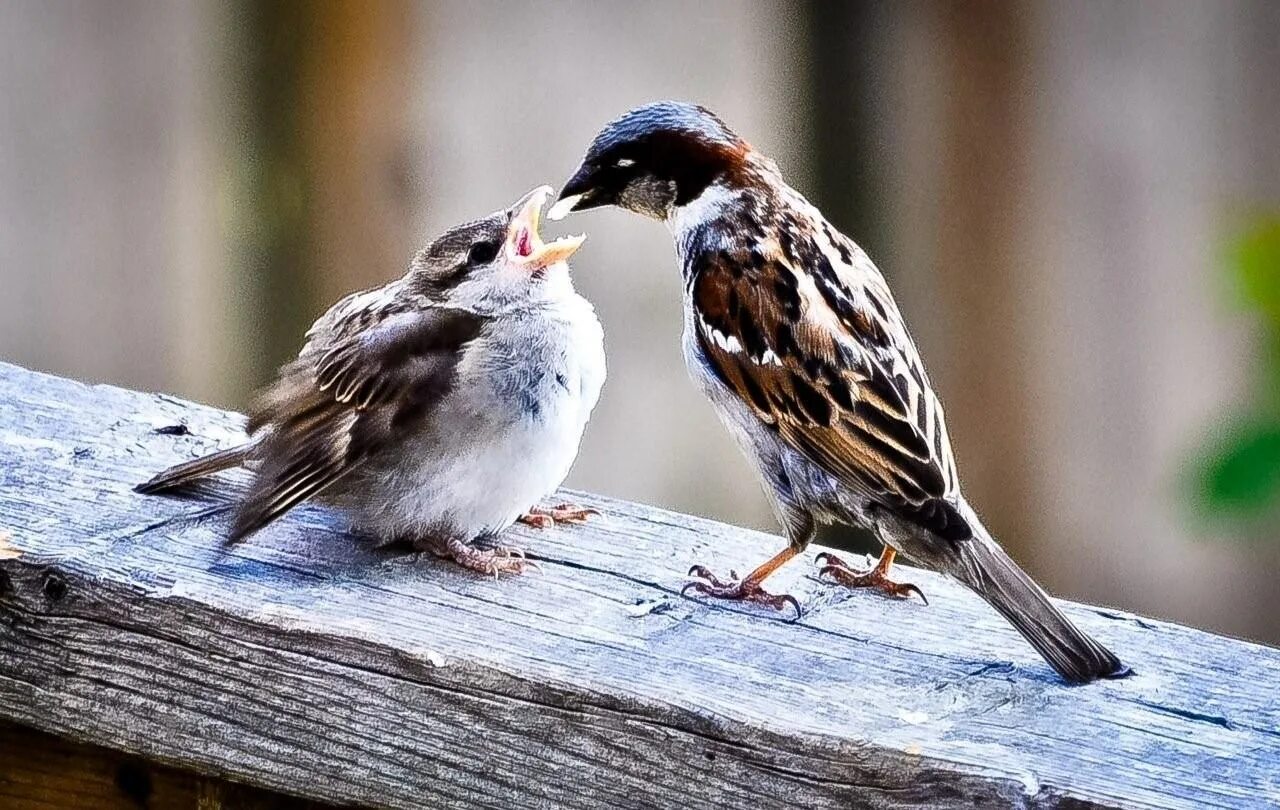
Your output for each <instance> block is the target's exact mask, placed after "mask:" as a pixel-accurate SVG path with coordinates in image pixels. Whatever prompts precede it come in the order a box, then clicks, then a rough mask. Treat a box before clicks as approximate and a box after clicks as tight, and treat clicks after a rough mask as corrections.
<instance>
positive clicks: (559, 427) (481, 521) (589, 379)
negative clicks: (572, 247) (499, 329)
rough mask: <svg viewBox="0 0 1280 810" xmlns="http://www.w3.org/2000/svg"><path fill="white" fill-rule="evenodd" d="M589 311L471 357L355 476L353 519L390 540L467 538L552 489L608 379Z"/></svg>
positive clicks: (501, 524)
mask: <svg viewBox="0 0 1280 810" xmlns="http://www.w3.org/2000/svg"><path fill="white" fill-rule="evenodd" d="M583 303H584V304H585V301H584V302H583ZM585 314H586V315H589V316H590V318H589V319H588V320H585V321H584V319H583V318H581V317H574V318H571V319H570V320H569V321H568V322H566V323H555V324H552V325H550V326H549V327H548V328H547V329H546V330H545V331H540V332H538V333H537V336H536V339H534V340H532V341H530V340H529V335H528V334H527V333H526V334H525V335H524V336H523V337H522V338H521V339H520V340H517V341H513V342H509V343H502V342H500V341H499V342H495V343H493V344H485V345H481V346H477V347H476V350H475V351H474V352H471V353H469V356H468V357H466V358H465V359H464V360H463V362H462V363H461V364H460V367H459V370H458V374H459V376H458V379H457V381H456V382H455V385H454V389H453V391H452V392H451V393H450V394H449V395H448V396H447V398H446V400H445V401H444V402H442V403H441V404H440V407H439V408H438V410H437V411H436V412H435V418H434V419H433V420H432V423H431V426H430V427H428V428H426V429H424V430H422V431H421V432H419V433H418V434H417V435H416V436H413V437H411V438H409V439H408V440H407V441H406V442H405V444H404V445H402V446H401V447H398V448H396V449H395V450H394V451H393V452H394V455H393V456H389V457H387V458H382V459H377V458H375V459H370V462H369V463H368V464H367V466H366V468H365V469H362V470H361V471H360V472H359V473H358V474H357V475H356V476H355V477H354V480H353V481H351V482H350V483H349V487H348V488H350V489H352V490H354V489H356V488H359V490H361V491H360V492H358V493H356V492H352V493H351V494H353V495H355V496H356V497H355V498H352V499H350V500H348V502H347V503H346V504H344V506H346V507H347V509H348V510H349V511H350V513H351V517H352V523H353V527H354V528H356V529H357V530H358V531H360V532H361V533H363V534H367V535H371V536H372V537H374V538H376V539H378V540H381V541H384V542H385V541H392V540H413V539H415V538H420V537H423V536H426V535H434V536H447V537H455V538H457V539H461V540H464V541H466V540H471V539H473V538H475V537H478V536H482V535H488V534H493V533H496V532H499V531H502V530H503V529H505V528H506V527H508V526H510V525H511V524H512V523H513V522H515V520H516V519H517V518H518V517H520V515H522V514H524V513H525V512H526V511H528V509H529V508H530V507H531V506H533V505H535V504H536V503H537V502H538V501H540V500H542V499H543V498H545V497H546V496H548V495H550V494H551V493H552V492H554V491H555V489H556V488H557V487H558V486H560V484H561V483H562V482H563V481H564V479H565V477H566V476H567V475H568V474H569V469H570V468H571V467H572V466H573V462H574V459H575V458H576V457H577V454H578V448H579V445H580V443H581V440H582V434H583V431H584V429H585V428H586V423H587V419H588V417H589V416H590V414H591V409H592V408H593V407H594V406H595V403H596V400H597V399H598V397H599V392H600V387H601V385H602V383H603V381H604V347H603V334H602V332H601V330H600V326H599V323H598V321H596V320H595V316H594V313H593V312H591V310H590V307H589V305H588V306H587V309H586V312H585Z"/></svg>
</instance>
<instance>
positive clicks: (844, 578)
mask: <svg viewBox="0 0 1280 810" xmlns="http://www.w3.org/2000/svg"><path fill="white" fill-rule="evenodd" d="M893 557H894V554H893V553H892V550H890V549H886V551H885V553H884V554H882V555H880V560H879V562H877V563H876V564H875V565H874V566H872V567H871V568H869V569H868V570H866V571H860V570H858V569H856V568H853V567H851V566H850V565H849V564H848V563H846V562H845V561H844V560H842V559H840V558H839V557H837V556H836V555H834V554H831V553H829V552H826V551H824V552H822V553H821V554H819V555H818V556H817V557H814V558H813V561H814V562H816V563H819V564H821V565H822V568H821V569H819V571H818V578H819V579H821V578H822V577H825V576H829V577H831V578H832V579H833V580H835V581H836V582H838V583H840V584H841V585H843V586H845V587H846V588H872V589H874V590H877V591H880V592H881V593H883V594H884V595H885V596H891V597H894V598H895V599H908V598H910V596H911V594H915V595H916V596H919V597H920V599H921V601H923V602H924V603H925V604H926V605H927V604H929V600H928V599H927V598H926V597H925V595H924V591H922V590H920V589H919V588H917V587H916V586H915V585H912V584H911V583H910V582H894V581H893V580H891V579H889V566H890V565H891V564H892V563H893Z"/></svg>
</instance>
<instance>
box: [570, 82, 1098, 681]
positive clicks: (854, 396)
mask: <svg viewBox="0 0 1280 810" xmlns="http://www.w3.org/2000/svg"><path fill="white" fill-rule="evenodd" d="M603 205H615V206H619V207H621V208H624V209H627V210H630V211H634V212H636V213H639V214H643V215H645V216H648V217H652V218H655V219H660V220H664V221H665V222H666V223H667V225H668V226H669V228H670V230H671V233H672V235H673V237H674V239H675V245H676V252H677V254H678V258H679V263H680V267H681V269H682V271H683V276H684V355H685V361H686V363H687V365H688V367H689V371H690V373H691V375H692V376H693V379H694V380H695V381H696V383H697V384H698V386H699V387H700V388H701V389H702V391H703V393H704V394H706V396H707V397H708V398H709V399H710V400H711V402H712V404H713V405H714V406H715V409H716V411H717V412H718V414H719V416H720V418H721V419H722V420H723V422H724V424H725V425H726V427H728V429H729V431H730V432H731V433H732V434H733V436H734V438H735V439H736V440H737V442H738V444H739V446H740V447H741V448H742V449H743V451H744V452H745V453H746V455H747V456H748V457H749V458H750V459H751V461H752V462H753V463H754V465H755V467H756V470H757V471H758V473H759V474H760V476H761V478H762V479H763V481H764V483H765V488H766V490H767V492H768V493H769V495H770V496H771V497H770V500H771V501H772V504H773V508H774V511H775V513H776V515H777V517H778V520H779V522H780V523H781V524H782V525H783V527H784V528H785V530H786V534H787V538H788V540H789V541H790V542H789V545H788V547H787V548H786V549H785V550H783V551H782V552H781V553H779V554H778V555H777V556H775V557H773V558H772V559H770V560H769V561H768V562H766V563H764V564H763V565H761V566H760V567H758V568H756V569H755V570H754V571H752V572H751V573H750V574H748V575H747V576H746V577H744V578H742V579H736V578H731V579H728V580H725V579H721V578H719V577H717V576H715V575H714V574H712V573H711V572H710V571H708V570H707V569H706V568H704V567H702V566H694V568H693V570H691V571H690V576H692V577H695V579H694V581H693V582H691V583H690V584H689V586H687V587H692V588H694V589H695V590H697V591H699V592H701V593H703V594H706V595H708V596H712V597H719V598H722V599H743V600H750V601H755V602H760V603H764V604H767V605H772V606H774V607H776V608H782V607H783V606H784V605H786V604H788V603H790V604H792V605H793V606H794V607H795V608H796V611H797V613H798V612H799V605H798V604H797V603H796V602H795V600H794V599H792V598H791V597H789V596H777V595H774V594H770V593H768V592H767V591H765V590H764V588H763V587H762V585H763V582H764V580H765V578H766V577H767V576H769V574H770V573H772V572H773V571H775V570H777V568H778V567H779V566H781V565H782V564H783V563H785V562H787V561H788V560H789V559H791V558H792V557H793V556H795V555H796V554H797V553H799V552H800V551H802V550H803V549H804V548H805V546H806V545H808V543H809V542H810V541H811V540H812V539H813V536H814V534H815V530H816V527H817V526H818V524H819V523H828V522H843V523H850V524H854V525H858V526H863V527H866V528H868V529H870V530H872V531H873V532H875V534H876V535H877V536H878V537H879V539H880V540H881V541H882V542H883V543H884V551H883V553H882V555H881V557H880V560H879V562H878V563H877V564H876V565H875V566H874V567H873V568H871V569H870V570H867V571H859V570H855V569H853V568H852V567H850V566H848V565H847V564H845V563H844V562H842V561H841V560H840V559H839V558H837V557H835V556H834V555H821V557H820V560H819V561H820V562H823V561H825V565H824V566H823V568H822V571H821V573H822V574H823V575H827V576H830V577H833V578H834V579H835V580H837V581H838V582H840V583H843V584H844V585H847V586H850V587H872V588H877V589H880V590H882V591H884V592H885V593H888V594H892V595H896V596H906V595H909V594H910V593H913V592H916V593H918V592H919V589H917V588H915V587H914V586H912V585H909V584H900V583H896V582H893V581H892V580H890V579H889V577H888V574H889V569H890V566H891V564H892V563H893V560H894V557H895V554H896V553H898V552H902V553H903V554H906V555H907V556H908V557H910V558H911V559H913V560H915V561H917V562H919V563H921V564H923V565H924V566H927V567H929V568H931V569H933V570H936V571H942V572H945V573H947V574H949V575H951V576H953V577H955V578H956V579H958V580H960V581H961V582H963V583H964V584H965V585H967V586H968V587H970V588H972V589H973V590H974V591H976V592H977V593H978V594H979V595H981V596H982V597H983V598H984V599H986V600H987V601H988V602H989V603H990V604H991V605H992V606H993V607H995V609H996V610H998V611H999V612H1000V613H1001V614H1003V615H1004V616H1005V617H1006V618H1007V619H1008V620H1009V621H1010V622H1011V623H1012V624H1013V625H1014V626H1015V627H1016V628H1017V629H1018V630H1019V631H1020V632H1021V633H1022V635H1023V636H1025V637H1026V638H1027V640H1028V641H1029V642H1031V644H1032V646H1034V647H1035V649H1036V650H1037V651H1039V652H1040V654H1041V655H1043V656H1044V657H1045V659H1046V660H1048V661H1049V663H1050V664H1052V665H1053V668H1054V669H1056V670H1057V671H1058V672H1059V673H1060V674H1061V675H1062V676H1063V677H1064V678H1065V679H1067V680H1068V681H1072V682H1085V681H1089V680H1092V679H1094V678H1098V677H1103V676H1109V675H1117V674H1120V673H1122V672H1123V671H1124V667H1123V666H1122V665H1121V663H1120V661H1119V660H1118V659H1117V658H1116V656H1114V655H1113V654H1112V653H1111V652H1109V651H1108V650H1106V649H1105V648H1104V647H1102V645H1100V644H1098V642H1096V641H1094V640H1093V639H1092V638H1090V637H1089V636H1087V635H1085V634H1084V633H1083V632H1081V631H1080V630H1079V629H1078V628H1076V627H1075V625H1073V624H1072V623H1071V622H1070V621H1069V620H1068V619H1067V618H1066V616H1064V615H1063V614H1062V613H1061V612H1060V611H1059V610H1058V609H1057V608H1056V607H1054V605H1053V604H1052V603H1051V602H1050V601H1049V599H1048V597H1047V596H1046V595H1045V593H1044V591H1042V590H1041V589H1040V588H1039V587H1038V586H1037V585H1036V584H1035V583H1034V582H1032V580H1031V579H1030V578H1029V577H1028V576H1027V575H1026V574H1025V573H1024V572H1023V571H1022V570H1021V569H1020V568H1018V566H1017V565H1016V564H1015V563H1014V562H1013V561H1012V560H1011V559H1009V557H1008V556H1007V555H1006V554H1005V553H1004V551H1003V550H1002V549H1001V548H1000V546H999V545H997V544H996V542H995V540H993V539H992V537H991V535H990V534H989V533H988V532H987V530H986V529H985V528H984V527H983V525H982V523H981V521H980V520H979V519H978V516H977V514H975V512H974V510H973V509H972V508H971V507H970V505H969V504H968V502H967V501H966V500H965V498H964V496H963V495H962V494H961V491H960V481H959V478H958V477H957V475H956V465H955V460H954V459H953V457H952V453H951V443H950V441H949V440H948V438H947V429H946V425H945V423H944V421H943V416H942V406H941V404H940V403H939V401H938V397H937V395H935V394H934V392H933V389H932V388H931V387H930V385H929V379H928V377H927V376H926V375H925V370H924V365H923V363H922V362H921V360H920V354H919V352H918V351H917V350H916V347H915V344H914V343H913V342H912V339H911V336H910V335H909V334H908V333H907V328H906V325H905V323H904V321H903V318H902V314H901V313H900V312H899V311H898V306H897V304H896V303H895V302H894V299H893V296H892V295H891V294H890V292H889V288H888V286H887V285H886V283H885V280H884V277H883V276H881V275H880V272H879V271H878V270H877V269H876V266H875V265H874V264H872V262H871V260H870V259H869V258H867V255H866V254H865V253H864V252H863V251H862V250H861V249H860V248H859V247H858V246H857V245H856V244H854V243H853V241H852V240H850V239H849V238H848V237H846V236H845V235H844V234H842V233H840V231H838V230H837V229H836V228H835V227H833V226H832V225H831V223H829V222H828V221H827V220H826V218H824V217H823V215H822V213H821V212H820V211H818V209H817V208H815V207H814V206H813V205H812V204H810V203H809V201H808V200H806V199H805V198H804V197H803V196H802V195H801V194H800V193H799V192H797V191H796V190H795V189H793V188H791V187H790V186H788V185H787V184H786V182H785V181H784V180H783V179H782V175H781V173H780V172H779V170H778V167H777V165H776V164H775V163H774V162H773V161H772V160H770V159H768V158H767V157H765V156H764V155H762V154H760V153H759V152H757V151H755V150H754V149H753V148H752V147H751V146H750V145H749V144H747V142H746V141H744V140H742V138H740V137H738V136H737V135H736V134H734V132H733V131H732V130H730V129H729V127H727V126H726V125H725V124H724V122H723V121H721V120H720V119H719V118H717V117H716V116H715V115H713V114H712V113H711V112H709V111H708V110H706V109H704V108H702V107H698V106H694V105H691V104H683V103H676V102H670V101H663V102H657V103H654V104H649V105H647V106H644V107H640V108H637V109H634V110H631V111H630V112H628V113H626V114H625V115H623V116H622V117H621V118H618V119H617V120H615V121H613V122H611V123H609V124H608V125H606V126H605V127H604V129H603V130H602V131H601V132H600V133H599V135H597V136H596V138H595V140H594V142H593V143H592V144H591V146H590V148H589V149H588V151H587V154H586V157H585V158H584V159H583V161H582V164H581V165H580V166H579V168H578V170H577V171H576V172H575V173H574V174H573V176H572V178H571V179H570V180H569V181H568V182H567V183H566V184H565V186H564V190H563V191H562V193H561V195H560V200H559V201H558V202H557V203H556V205H555V206H554V207H553V208H552V210H551V212H550V213H549V215H548V216H549V217H550V218H552V219H559V218H561V217H563V216H564V215H565V214H567V213H568V212H570V211H581V210H584V209H588V208H595V207H597V206H603ZM921 596H922V597H923V594H921Z"/></svg>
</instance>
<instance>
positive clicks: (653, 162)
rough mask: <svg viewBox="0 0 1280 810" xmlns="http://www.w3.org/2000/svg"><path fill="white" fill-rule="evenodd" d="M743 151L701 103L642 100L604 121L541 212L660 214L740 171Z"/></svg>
mask: <svg viewBox="0 0 1280 810" xmlns="http://www.w3.org/2000/svg"><path fill="white" fill-rule="evenodd" d="M750 150H751V147H750V146H749V145H748V144H747V142H746V141H744V140H742V139H741V138H739V137H738V136H737V135H736V134H734V132H733V130H731V129H729V127H728V126H726V125H725V123H724V122H723V121H721V120H720V119H719V118H717V117H716V116H715V114H714V113H712V112H711V111H710V110H708V109H706V108H705V107H699V106H697V105H695V104H688V103H685V102H680V101H658V102H655V103H653V104H646V105H645V106H643V107H637V108H636V109H634V110H631V111H630V112H627V113H625V114H624V115H623V116H622V117H620V118H618V119H617V120H615V121H612V122H610V123H608V124H606V125H605V127H604V129H602V130H601V131H600V134H598V135H597V136H596V138H595V140H594V141H592V143H591V147H590V148H589V149H588V150H587V154H586V157H584V158H583V159H582V163H581V165H580V166H578V170H577V171H576V172H574V173H573V177H571V178H570V179H569V182H567V183H565V186H564V189H563V190H561V192H560V200H559V202H557V203H556V204H555V205H554V206H553V207H552V209H551V211H550V212H549V213H548V214H547V217H548V218H549V219H553V220H554V219H561V218H563V217H564V216H565V215H567V214H568V213H569V212H570V211H583V210H586V209H588V208H596V207H599V206H602V205H617V206H619V207H621V208H626V209H628V210H630V211H635V212H636V213H639V214H644V215H646V216H650V217H654V218H656V219H664V218H665V217H666V216H667V215H668V214H669V213H670V212H671V209H672V208H673V207H675V206H680V205H684V204H686V203H688V202H690V201H691V200H694V199H696V198H697V197H698V196H699V195H700V194H702V192H703V191H704V190H705V189H706V188H707V186H709V185H711V183H713V182H715V181H716V180H718V179H722V178H726V177H728V178H731V177H733V176H734V175H735V174H737V173H738V172H740V171H741V169H742V167H743V166H744V163H745V160H746V156H747V154H748V153H749V152H750Z"/></svg>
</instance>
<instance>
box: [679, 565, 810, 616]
mask: <svg viewBox="0 0 1280 810" xmlns="http://www.w3.org/2000/svg"><path fill="white" fill-rule="evenodd" d="M729 573H730V576H731V579H729V580H722V579H720V578H719V577H717V576H716V575H715V574H713V573H711V571H710V570H708V569H707V568H706V566H702V565H695V566H693V567H692V568H690V569H689V576H690V577H693V581H692V582H687V583H685V585H684V587H682V588H681V589H680V595H681V596H688V594H689V591H690V590H693V591H697V592H698V593H700V594H702V595H704V596H710V597H711V598H713V599H730V600H735V601H742V602H754V603H756V604H759V605H765V606H767V607H771V608H773V609H774V610H777V611H782V612H785V611H786V608H787V606H788V605H790V606H791V607H792V608H793V609H794V610H795V616H794V617H793V618H792V619H791V621H796V620H798V619H799V618H800V616H801V615H803V611H802V610H801V609H800V602H799V600H797V599H796V598H795V597H794V596H792V595H791V594H789V593H783V594H772V593H769V592H768V591H766V590H765V589H764V588H762V587H760V586H759V585H757V584H755V583H751V582H749V581H747V580H739V579H738V574H737V572H736V571H730V572H729Z"/></svg>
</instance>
